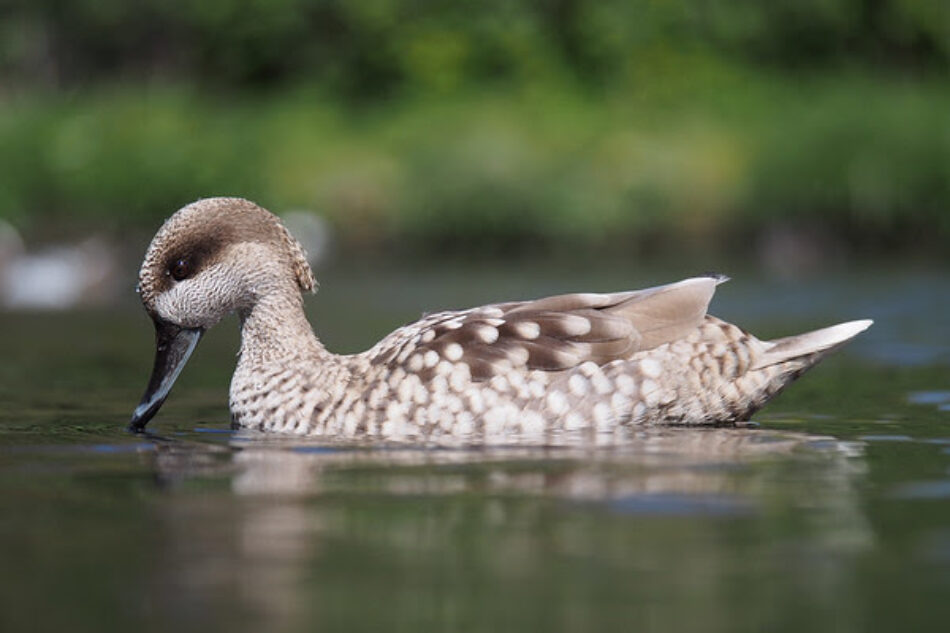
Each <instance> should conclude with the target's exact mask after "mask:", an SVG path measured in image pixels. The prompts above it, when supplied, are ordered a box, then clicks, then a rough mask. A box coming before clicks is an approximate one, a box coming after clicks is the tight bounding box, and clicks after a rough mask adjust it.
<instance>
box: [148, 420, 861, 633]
mask: <svg viewBox="0 0 950 633" xmlns="http://www.w3.org/2000/svg"><path fill="white" fill-rule="evenodd" d="M153 455H154V456H155V459H156V463H155V466H156V473H157V476H158V477H159V479H160V481H162V482H163V483H165V484H168V485H170V486H171V488H172V491H173V494H172V495H171V497H172V498H170V499H169V500H168V502H167V503H165V504H164V505H162V512H161V520H162V522H163V523H164V524H165V533H166V534H167V535H168V544H167V545H168V551H167V557H166V558H165V563H164V565H163V566H165V567H167V569H166V573H167V574H168V575H169V576H168V579H167V580H168V582H166V583H163V585H164V588H165V590H166V591H168V592H171V595H168V598H169V599H171V600H174V601H175V602H176V603H177V604H179V605H182V604H192V606H194V607H195V609H194V611H197V610H199V609H198V605H197V604H194V602H195V600H196V596H201V598H200V600H201V601H203V602H204V603H206V602H207V601H208V600H212V601H215V602H217V603H219V604H221V605H222V606H223V605H224V604H230V605H232V606H233V605H238V608H236V609H235V608H231V609H230V613H231V614H232V615H234V616H235V622H234V625H233V627H232V628H236V629H245V628H247V629H250V630H262V629H261V628H260V627H261V626H265V627H266V629H267V630H288V629H298V628H301V627H302V626H304V624H306V623H313V622H323V621H328V620H330V619H332V618H333V617H334V614H339V613H340V612H341V610H347V609H351V608H352V605H349V603H348V602H347V601H353V600H355V595H357V594H358V593H359V592H360V591H363V590H365V591H366V593H367V596H368V597H369V596H375V597H376V598H377V599H378V598H379V595H377V594H379V592H380V591H381V590H380V589H379V588H378V587H377V586H376V584H378V583H380V582H393V583H395V584H396V585H398V584H399V577H400V575H402V574H411V575H413V576H414V577H415V578H416V582H421V583H422V584H423V585H424V586H428V587H429V590H430V591H433V592H435V594H433V595H436V594H438V595H441V596H442V597H441V598H439V600H449V599H452V600H455V599H462V598H460V597H459V596H455V597H452V596H449V595H443V594H444V593H445V590H444V587H440V586H439V583H440V582H441V581H439V580H438V579H439V578H441V577H442V576H443V575H444V574H459V575H462V576H463V577H464V576H466V575H469V574H476V575H478V576H484V575H487V576H489V577H491V576H492V575H498V578H499V582H501V584H504V581H503V579H504V578H506V577H508V576H512V575H513V576H517V577H531V578H534V579H535V580H536V581H538V582H552V583H558V582H562V583H568V584H571V583H576V582H577V581H576V579H575V580H569V579H566V578H562V577H561V576H560V575H559V573H558V572H556V571H555V568H554V567H552V561H553V560H556V559H557V558H558V557H563V556H570V557H575V558H578V559H583V560H586V559H588V558H592V559H594V560H600V559H604V560H610V561H612V562H611V564H612V565H620V566H621V567H624V566H629V568H630V569H633V570H636V569H640V570H643V569H647V570H663V569H669V570H670V574H669V577H668V578H666V579H665V580H664V582H666V583H672V584H673V585H678V584H680V583H683V582H687V581H686V579H688V578H691V577H694V578H695V577H708V576H710V574H712V575H713V576H715V575H716V574H719V573H721V572H723V571H724V570H728V569H732V568H734V567H735V565H736V557H737V556H739V555H741V554H743V553H745V554H749V553H753V554H755V555H762V554H763V553H768V552H769V551H770V549H771V548H773V547H774V548H792V549H796V548H798V549H800V550H801V551H802V552H803V553H804V554H814V555H816V556H820V555H821V553H822V551H825V550H827V551H834V552H835V553H836V554H837V555H842V554H844V555H847V554H848V552H852V553H856V552H859V551H862V550H863V549H864V548H866V547H867V546H868V545H870V543H871V539H872V533H871V530H870V529H869V527H868V525H867V523H866V521H865V518H864V516H863V514H862V512H861V508H860V506H859V504H858V501H857V497H856V493H855V486H856V482H857V481H858V480H859V479H860V477H861V475H862V474H863V473H864V470H865V462H864V459H863V455H862V451H861V446H860V445H856V444H853V443H845V442H839V441H836V440H833V439H830V438H819V437H814V436H807V435H801V434H793V433H779V432H772V431H761V430H749V429H705V430H687V429H657V430H648V431H640V432H638V433H636V434H633V435H631V437H630V438H629V441H628V442H626V443H623V444H621V445H615V446H612V447H609V448H589V447H586V446H583V445H577V446H572V445H570V444H569V443H562V445H561V446H559V447H547V448H518V447H511V448H493V449H465V448H462V447H439V448H431V447H430V448H419V447H410V446H387V447H383V448H380V447H354V446H332V445H328V444H325V443H323V444H321V443H316V442H312V441H300V440H295V439H286V438H274V437H272V436H263V435H254V434H235V435H233V436H231V437H230V438H228V441H227V443H221V444H210V445H209V444H207V443H199V442H191V441H184V442H183V441H175V442H169V443H163V444H161V445H160V446H159V450H157V451H156V452H155V453H153ZM183 497H184V498H183ZM677 519H678V520H677ZM737 522H738V523H737ZM747 524H748V525H752V526H753V528H754V529H752V533H755V534H757V536H756V539H755V540H753V541H750V542H747V543H746V542H742V541H740V540H737V539H736V537H734V536H733V530H732V528H731V527H730V526H734V525H747ZM789 525H792V526H794V528H792V529H789V527H788V526H789ZM773 530H774V538H773V537H772V536H770V531H773ZM632 533H636V534H637V535H638V536H637V539H636V540H632V537H631V534H632ZM673 570H675V573H674V571H673ZM651 573H652V572H651ZM390 576H391V578H390ZM420 576H421V577H422V578H423V579H422V580H419V578H420ZM636 577H637V576H636V574H634V575H633V576H631V578H630V582H633V583H635V582H636ZM795 578H796V577H795V574H794V573H793V572H790V575H789V577H788V579H787V582H788V583H791V584H793V585H795V587H797V589H796V590H798V591H802V592H807V593H808V594H809V595H811V594H812V593H813V592H814V593H816V595H817V594H818V593H820V592H822V591H829V592H831V593H830V594H829V595H834V591H840V590H841V583H847V582H849V580H848V579H847V578H843V577H842V572H841V568H840V567H836V566H834V565H832V566H828V565H824V566H815V567H814V568H812V567H810V566H809V567H807V569H803V570H802V575H801V576H800V577H799V578H798V580H797V581H796V579H795ZM172 579H174V581H172ZM337 580H339V582H342V583H347V582H349V583H354V582H355V583H357V584H362V583H365V585H366V586H365V587H362V588H361V587H349V590H350V593H347V594H346V595H345V597H344V598H341V600H342V602H341V601H338V600H336V599H334V598H333V597H332V596H334V595H337V596H342V595H344V593H345V592H343V591H342V589H340V588H339V587H337V586H336V585H335V583H336V582H337ZM430 582H431V585H430V584H428V583H430ZM401 590H402V591H405V589H404V588H403V589H401ZM717 591H720V590H717V589H715V588H710V589H709V592H711V593H709V600H708V605H707V606H708V608H710V609H714V608H716V609H719V608H720V607H714V605H715V603H716V600H714V599H713V598H714V597H715V596H716V595H717ZM396 593H397V594H398V593H399V591H396ZM386 595H389V594H386ZM393 595H395V594H393ZM430 598H431V596H430ZM415 599H417V600H418V599H422V598H420V596H415ZM463 602H464V599H463ZM347 605H349V606H347ZM588 606H589V607H590V606H592V605H588ZM456 608H461V607H458V605H456ZM564 608H568V606H567V605H564ZM570 608H571V609H574V610H576V609H577V608H580V607H578V605H573V606H572V607H570ZM721 608H723V609H724V608H726V607H721ZM581 612H586V611H584V609H583V608H582V609H581ZM575 616H576V614H575ZM575 616H572V617H575ZM367 617H369V616H367ZM592 617H593V616H592ZM723 617H725V615H724V616H723Z"/></svg>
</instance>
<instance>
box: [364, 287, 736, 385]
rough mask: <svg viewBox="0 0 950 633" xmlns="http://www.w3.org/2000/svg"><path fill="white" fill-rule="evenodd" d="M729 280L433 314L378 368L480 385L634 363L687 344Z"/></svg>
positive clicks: (381, 358) (374, 352)
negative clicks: (442, 368) (505, 376)
mask: <svg viewBox="0 0 950 633" xmlns="http://www.w3.org/2000/svg"><path fill="white" fill-rule="evenodd" d="M722 281H725V277H720V276H710V277H695V278H691V279H685V280H683V281H680V282H677V283H673V284H668V285H665V286H658V287H655V288H649V289H646V290H637V291H632V292H618V293H611V294H594V293H579V294H566V295H558V296H554V297H547V298H544V299H538V300H535V301H522V302H515V303H499V304H494V305H487V306H482V307H479V308H473V309H471V310H463V311H459V312H440V313H438V314H432V315H429V316H427V317H425V318H423V319H422V320H420V321H417V322H416V323H412V324H409V325H407V326H405V327H403V328H400V329H399V330H397V331H395V332H393V333H392V334H391V335H389V336H388V337H386V338H385V339H383V340H382V341H380V343H379V344H378V345H376V347H374V348H373V349H371V350H369V351H368V352H367V355H368V356H369V360H370V361H371V362H372V363H373V364H388V365H390V366H391V367H392V368H393V369H395V368H397V367H401V368H403V369H404V370H405V371H407V372H413V373H418V374H421V375H426V374H429V373H430V372H431V370H432V369H433V368H435V367H436V366H437V365H438V364H439V362H441V361H443V360H445V361H448V362H450V363H460V362H461V363H466V364H468V366H469V369H470V371H471V376H472V378H473V379H475V380H487V379H490V378H491V377H492V376H494V375H495V374H496V373H498V372H499V371H501V370H507V371H510V370H511V369H512V368H524V369H540V370H546V371H553V372H557V371H563V370H565V369H570V368H572V367H576V366H577V365H580V364H581V363H584V362H586V361H593V362H595V363H597V364H603V363H607V362H610V361H612V360H617V359H623V358H629V357H630V356H632V355H633V354H635V353H636V352H639V351H642V350H647V349H651V348H654V347H657V346H659V345H662V344H664V343H667V342H670V341H674V340H676V339H678V338H681V337H684V336H686V335H687V334H689V333H690V332H691V331H693V330H694V329H695V328H696V327H698V326H699V324H700V323H701V322H702V320H703V318H704V317H705V316H706V309H707V307H708V305H709V301H710V300H711V299H712V296H713V293H714V292H715V288H716V285H718V284H719V283H721V282H722Z"/></svg>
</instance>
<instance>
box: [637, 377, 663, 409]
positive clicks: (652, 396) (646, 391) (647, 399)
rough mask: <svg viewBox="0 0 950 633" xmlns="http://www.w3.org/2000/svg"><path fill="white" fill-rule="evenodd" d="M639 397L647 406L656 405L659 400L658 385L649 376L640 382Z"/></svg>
mask: <svg viewBox="0 0 950 633" xmlns="http://www.w3.org/2000/svg"><path fill="white" fill-rule="evenodd" d="M640 397H641V398H642V399H643V402H644V404H646V405H647V406H648V407H653V406H656V404H657V403H658V402H659V400H660V385H658V384H657V383H656V382H655V381H653V380H650V379H649V378H648V379H646V380H644V381H643V382H642V383H640Z"/></svg>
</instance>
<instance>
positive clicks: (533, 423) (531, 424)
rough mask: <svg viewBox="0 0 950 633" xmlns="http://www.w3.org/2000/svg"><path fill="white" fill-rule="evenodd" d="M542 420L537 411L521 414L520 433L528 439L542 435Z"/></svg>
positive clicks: (543, 425)
mask: <svg viewBox="0 0 950 633" xmlns="http://www.w3.org/2000/svg"><path fill="white" fill-rule="evenodd" d="M544 427H545V424H544V418H543V417H542V416H541V414H540V413H538V412H537V411H524V412H522V414H521V432H522V433H524V434H525V435H527V436H530V437H540V436H541V435H543V434H544Z"/></svg>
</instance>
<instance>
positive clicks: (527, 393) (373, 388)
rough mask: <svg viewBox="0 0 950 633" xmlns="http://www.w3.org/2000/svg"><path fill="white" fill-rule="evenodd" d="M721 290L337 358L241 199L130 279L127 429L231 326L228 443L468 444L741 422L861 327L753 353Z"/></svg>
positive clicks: (677, 291)
mask: <svg viewBox="0 0 950 633" xmlns="http://www.w3.org/2000/svg"><path fill="white" fill-rule="evenodd" d="M724 280H725V278H724V277H721V276H715V275H714V276H703V277H695V278H692V279H685V280H683V281H679V282H676V283H672V284H669V285H664V286H658V287H655V288H649V289H646V290H638V291H629V292H617V293H612V294H594V293H579V294H566V295H560V296H554V297H547V298H543V299H538V300H534V301H519V302H507V303H497V304H492V305H485V306H480V307H476V308H471V309H468V310H459V311H449V312H438V313H435V314H430V315H428V316H425V317H423V318H422V319H421V320H419V321H417V322H415V323H411V324H409V325H405V326H403V327H401V328H399V329H397V330H396V331H394V332H393V333H392V334H390V335H388V336H386V337H385V338H383V339H382V340H381V341H380V342H379V343H377V344H376V345H375V346H374V347H372V348H371V349H369V350H367V351H365V352H363V353H360V354H353V355H337V354H333V353H331V352H329V351H327V350H326V349H325V348H324V346H323V345H322V344H321V343H320V341H319V340H318V339H317V337H316V336H315V335H314V333H313V330H312V329H311V327H310V324H309V323H308V321H307V319H306V317H305V315H304V310H303V297H302V293H305V292H311V291H313V290H314V288H315V287H316V284H315V280H314V277H313V273H312V271H311V269H310V266H309V265H308V263H307V259H306V256H305V253H304V251H303V249H302V248H301V246H300V244H299V243H298V242H297V240H295V239H294V238H293V237H292V236H291V234H290V233H289V232H288V231H287V229H286V228H285V227H284V225H283V224H282V223H281V221H280V220H279V219H278V218H277V216H275V215H273V214H271V213H270V212H269V211H267V210H265V209H263V208H261V207H259V206H257V205H256V204H254V203H252V202H250V201H247V200H243V199H239V198H209V199H204V200H199V201H197V202H194V203H192V204H189V205H187V206H185V207H184V208H182V209H180V210H179V211H177V212H176V213H175V214H174V215H172V216H171V217H170V218H169V219H168V220H167V221H166V222H165V224H164V225H163V226H162V227H161V229H160V230H159V231H158V233H157V234H156V235H155V237H154V239H153V240H152V242H151V244H150V245H149V247H148V250H147V252H146V255H145V260H144V262H143V263H142V267H141V270H140V272H139V285H138V291H139V293H140V295H141V299H142V303H143V305H144V307H145V309H146V311H147V312H148V314H149V315H150V316H151V318H152V319H153V321H154V324H155V332H156V344H157V352H156V356H155V364H154V368H153V371H152V376H151V379H150V380H149V383H148V387H147V388H146V390H145V394H144V396H143V397H142V401H141V403H140V404H139V405H138V407H137V408H136V409H135V412H134V414H133V415H132V421H131V428H132V429H135V430H142V429H144V427H145V425H146V424H147V423H148V421H149V420H150V419H151V418H152V417H153V416H154V415H155V413H156V412H157V411H158V409H159V408H160V407H161V405H162V403H163V402H164V400H165V398H166V397H167V396H168V393H169V391H170V389H171V387H172V384H173V383H174V382H175V379H176V378H177V377H178V374H179V373H180V372H181V370H182V368H183V367H184V365H185V363H186V362H187V360H188V358H189V357H190V356H191V354H192V352H193V351H194V349H195V346H196V345H197V344H198V341H199V340H200V338H201V336H202V334H203V333H204V332H205V331H206V330H207V329H208V328H210V327H212V326H213V325H214V324H215V323H217V322H218V321H219V320H221V319H222V318H223V317H224V316H226V315H228V314H230V313H232V312H233V313H237V315H238V316H239V318H240V321H241V345H240V354H239V357H238V362H237V368H236V369H235V372H234V376H233V378H232V381H231V388H230V410H231V419H232V425H233V426H234V427H235V428H252V429H260V430H265V431H283V432H289V433H297V434H306V435H319V436H324V437H328V438H335V439H339V438H343V439H358V440H372V439H379V440H410V441H437V440H440V439H458V440H461V441H465V442H470V443H474V444H479V443H481V444H491V443H496V444H497V443H511V442H517V441H538V442H544V441H546V440H547V439H548V438H551V437H552V436H555V435H556V434H559V433H565V432H576V433H579V434H580V435H581V436H584V437H586V436H587V435H588V434H589V436H590V437H591V438H592V439H596V440H598V441H599V440H603V439H605V438H606V439H609V438H611V437H614V436H620V435H622V434H623V433H624V432H626V431H629V430H630V429H631V428H635V427H636V426H637V425H645V424H679V425H708V424H730V423H735V422H740V421H744V420H748V418H749V417H750V416H751V415H752V414H753V413H754V412H755V411H757V410H758V409H759V408H761V407H762V406H763V405H764V404H765V403H766V402H767V401H768V400H769V399H770V398H771V397H772V396H774V395H775V394H776V393H778V392H779V391H780V390H781V389H782V388H783V387H784V386H785V385H787V384H788V383H789V382H791V381H792V380H794V379H795V378H797V377H798V376H799V375H800V374H801V373H802V372H804V371H805V370H806V369H808V368H809V367H811V366H812V365H814V364H815V363H816V362H818V360H819V359H821V358H822V357H823V356H824V355H825V354H827V353H828V352H830V351H831V350H833V349H835V348H837V347H839V346H840V345H842V344H844V343H845V342H847V341H849V340H850V339H852V338H853V337H855V336H856V335H857V334H859V333H860V332H862V331H864V330H865V329H867V328H868V327H869V326H870V325H871V321H869V320H861V321H851V322H848V323H842V324H839V325H835V326H832V327H829V328H825V329H821V330H817V331H814V332H810V333H807V334H801V335H798V336H791V337H788V338H782V339H778V340H772V341H762V340H759V339H757V338H756V337H755V336H753V335H751V334H749V333H747V332H745V331H743V330H742V329H740V328H739V327H737V326H735V325H732V324H730V323H726V322H724V321H721V320H719V319H717V318H715V317H713V316H710V315H708V314H707V313H706V310H707V307H708V305H709V302H710V300H711V298H712V296H713V293H714V291H715V288H716V286H717V285H718V284H719V283H721V282H722V281H724Z"/></svg>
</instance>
